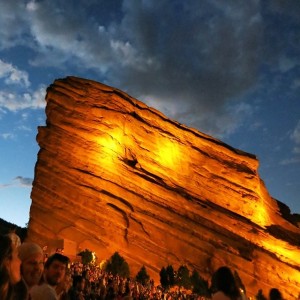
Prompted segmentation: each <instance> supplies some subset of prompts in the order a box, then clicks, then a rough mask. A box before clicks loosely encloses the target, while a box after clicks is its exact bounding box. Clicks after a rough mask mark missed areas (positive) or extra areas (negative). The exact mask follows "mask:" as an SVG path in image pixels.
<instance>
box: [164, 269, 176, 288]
mask: <svg viewBox="0 0 300 300" xmlns="http://www.w3.org/2000/svg"><path fill="white" fill-rule="evenodd" d="M166 272H167V275H168V281H169V286H173V285H174V284H175V275H174V269H173V267H172V265H168V266H167V268H166Z"/></svg>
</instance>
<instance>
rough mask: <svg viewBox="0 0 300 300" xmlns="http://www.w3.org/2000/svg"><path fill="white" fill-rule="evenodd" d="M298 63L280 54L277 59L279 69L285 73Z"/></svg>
mask: <svg viewBox="0 0 300 300" xmlns="http://www.w3.org/2000/svg"><path fill="white" fill-rule="evenodd" d="M298 64H299V62H298V60H295V59H291V58H289V57H286V56H282V57H280V59H279V69H280V71H281V72H283V73H285V72H288V71H290V70H291V69H293V68H294V67H296V66H297V65H298Z"/></svg>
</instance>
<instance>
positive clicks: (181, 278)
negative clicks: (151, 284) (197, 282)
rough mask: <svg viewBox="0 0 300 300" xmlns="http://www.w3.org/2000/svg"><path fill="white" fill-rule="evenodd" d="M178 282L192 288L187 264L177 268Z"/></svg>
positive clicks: (179, 284)
mask: <svg viewBox="0 0 300 300" xmlns="http://www.w3.org/2000/svg"><path fill="white" fill-rule="evenodd" d="M176 283H177V284H178V286H183V287H184V288H186V289H189V288H191V285H192V284H191V279H190V271H189V269H188V267H187V266H180V267H179V268H178V270H177V276H176Z"/></svg>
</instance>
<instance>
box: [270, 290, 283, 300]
mask: <svg viewBox="0 0 300 300" xmlns="http://www.w3.org/2000/svg"><path fill="white" fill-rule="evenodd" d="M269 298H270V300H281V299H282V295H281V293H280V291H279V290H278V289H276V288H272V289H271V290H270V293H269Z"/></svg>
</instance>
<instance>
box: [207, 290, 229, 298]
mask: <svg viewBox="0 0 300 300" xmlns="http://www.w3.org/2000/svg"><path fill="white" fill-rule="evenodd" d="M211 299H212V300H230V298H229V297H228V296H226V295H225V294H224V293H223V292H222V291H218V292H216V293H214V294H213V295H212V297H211Z"/></svg>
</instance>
